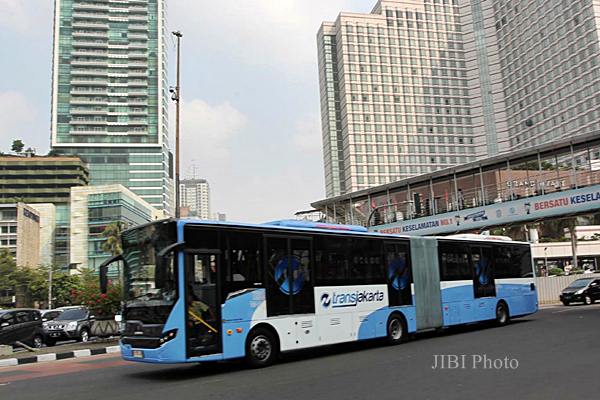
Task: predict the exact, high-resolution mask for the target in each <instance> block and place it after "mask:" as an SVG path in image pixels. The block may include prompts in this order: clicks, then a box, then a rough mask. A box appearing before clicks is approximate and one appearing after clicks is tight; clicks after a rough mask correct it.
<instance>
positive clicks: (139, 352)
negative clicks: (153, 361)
mask: <svg viewBox="0 0 600 400" xmlns="http://www.w3.org/2000/svg"><path fill="white" fill-rule="evenodd" d="M133 357H134V358H144V352H143V351H142V350H134V351H133Z"/></svg>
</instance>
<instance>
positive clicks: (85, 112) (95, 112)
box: [71, 108, 109, 115]
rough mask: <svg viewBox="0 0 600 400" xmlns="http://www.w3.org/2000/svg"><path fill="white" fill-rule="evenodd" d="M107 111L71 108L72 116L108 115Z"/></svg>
mask: <svg viewBox="0 0 600 400" xmlns="http://www.w3.org/2000/svg"><path fill="white" fill-rule="evenodd" d="M108 114H109V112H108V111H106V110H93V109H88V108H81V109H77V108H71V115H108Z"/></svg>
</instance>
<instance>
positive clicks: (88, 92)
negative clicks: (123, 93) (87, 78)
mask: <svg viewBox="0 0 600 400" xmlns="http://www.w3.org/2000/svg"><path fill="white" fill-rule="evenodd" d="M70 93H71V94H74V95H84V96H85V95H106V89H100V90H97V88H94V89H92V88H80V87H73V88H71V92H70Z"/></svg>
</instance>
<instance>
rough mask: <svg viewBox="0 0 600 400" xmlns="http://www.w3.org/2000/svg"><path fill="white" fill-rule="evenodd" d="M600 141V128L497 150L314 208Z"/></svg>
mask: <svg viewBox="0 0 600 400" xmlns="http://www.w3.org/2000/svg"><path fill="white" fill-rule="evenodd" d="M598 145H600V132H594V133H589V134H584V135H577V136H573V137H571V138H568V139H561V140H556V141H552V142H548V143H544V144H541V145H538V146H534V147H529V148H527V149H523V150H517V151H511V152H506V153H502V154H498V155H495V156H492V157H487V158H482V159H480V160H477V161H473V162H470V163H467V164H462V165H456V166H453V167H449V168H444V169H440V170H437V171H434V172H430V173H428V174H423V175H417V176H413V177H410V178H406V179H401V180H399V181H396V182H391V183H387V184H385V185H379V186H374V187H372V188H368V189H363V190H359V191H356V192H351V193H346V194H343V195H340V196H336V197H330V198H328V199H323V200H319V201H316V202H314V203H311V206H312V207H314V208H315V209H318V210H320V209H322V208H323V207H326V206H328V205H331V204H334V203H337V204H339V203H343V202H346V201H349V200H358V199H363V198H367V197H369V196H377V195H381V194H385V193H386V192H387V191H392V190H395V189H400V188H403V187H406V186H409V185H410V186H417V185H421V184H425V183H427V182H429V181H430V180H431V181H433V182H436V181H441V180H447V179H449V178H450V177H452V176H454V174H456V176H465V175H470V174H473V173H477V172H478V171H479V170H480V169H482V170H484V171H487V170H493V169H499V168H505V167H506V166H507V165H511V164H512V165H514V164H517V163H521V162H527V161H533V160H537V159H538V157H539V158H540V159H541V160H544V159H547V158H548V157H554V156H561V155H570V154H571V151H581V150H584V149H586V148H588V147H594V146H598Z"/></svg>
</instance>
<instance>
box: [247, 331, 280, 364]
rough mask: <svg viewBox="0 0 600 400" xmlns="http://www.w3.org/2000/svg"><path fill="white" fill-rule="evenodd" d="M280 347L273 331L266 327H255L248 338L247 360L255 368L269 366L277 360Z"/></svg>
mask: <svg viewBox="0 0 600 400" xmlns="http://www.w3.org/2000/svg"><path fill="white" fill-rule="evenodd" d="M278 352H279V348H278V345H277V340H276V339H275V336H274V335H273V333H272V332H271V331H270V330H269V329H266V328H262V327H258V328H256V329H253V330H252V331H251V332H250V334H249V335H248V339H247V340H246V361H247V362H248V364H249V365H250V366H251V367H253V368H262V367H267V366H269V365H271V364H273V362H274V361H275V359H276V358H277V353H278Z"/></svg>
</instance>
